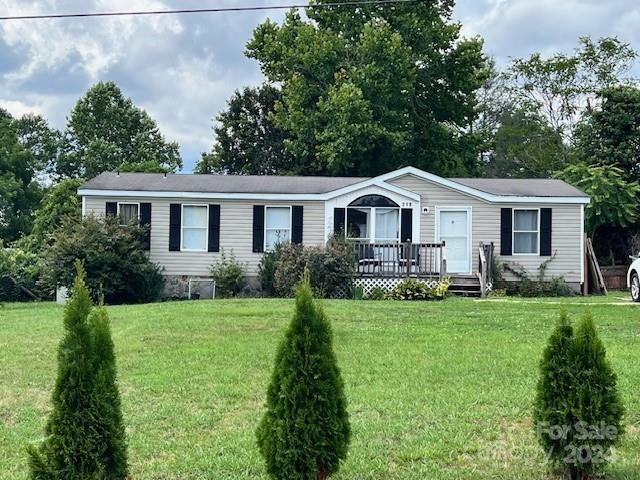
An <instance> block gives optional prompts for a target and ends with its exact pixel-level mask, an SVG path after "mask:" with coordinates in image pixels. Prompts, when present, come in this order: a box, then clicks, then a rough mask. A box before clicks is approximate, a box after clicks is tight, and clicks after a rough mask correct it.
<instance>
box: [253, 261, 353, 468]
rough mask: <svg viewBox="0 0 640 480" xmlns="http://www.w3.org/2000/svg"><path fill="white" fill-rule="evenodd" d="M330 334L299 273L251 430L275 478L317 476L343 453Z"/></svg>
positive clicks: (345, 422)
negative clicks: (260, 412)
mask: <svg viewBox="0 0 640 480" xmlns="http://www.w3.org/2000/svg"><path fill="white" fill-rule="evenodd" d="M332 336H333V334H332V332H331V326H330V325H329V321H328V320H327V318H326V317H325V315H324V313H323V311H322V310H321V308H320V307H319V306H318V305H316V304H315V302H314V300H313V296H312V293H311V286H310V284H309V275H308V273H305V276H304V278H303V280H302V282H301V283H300V284H299V285H298V288H297V291H296V310H295V314H294V317H293V320H292V322H291V324H290V325H289V329H288V330H287V333H286V335H285V338H284V340H283V341H282V343H281V344H280V346H279V348H278V351H277V354H276V360H275V367H274V371H273V375H272V378H271V384H270V385H269V388H268V391H267V411H266V413H265V415H264V417H263V419H262V421H261V423H260V425H259V427H258V430H257V438H258V446H259V448H260V452H261V453H262V456H263V457H264V459H265V461H266V463H267V471H268V473H269V474H270V475H271V476H272V477H273V478H275V479H282V480H285V479H286V480H323V479H326V478H327V477H329V475H331V474H333V473H335V472H336V471H337V470H338V467H339V464H340V461H341V460H343V459H344V458H345V457H346V455H347V447H348V444H349V438H350V433H351V431H350V426H349V419H348V415H347V410H346V399H345V395H344V385H343V381H342V378H341V376H340V370H339V369H338V365H337V361H336V356H335V354H334V352H333V347H332Z"/></svg>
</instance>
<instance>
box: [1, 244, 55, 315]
mask: <svg viewBox="0 0 640 480" xmlns="http://www.w3.org/2000/svg"><path fill="white" fill-rule="evenodd" d="M0 258H1V260H0V301H8V302H21V301H25V300H41V299H47V298H50V297H51V292H50V291H49V290H48V289H44V288H42V285H40V283H39V279H40V277H41V275H42V271H43V262H42V258H41V256H40V255H38V254H36V253H33V252H30V251H28V250H25V249H23V248H19V247H15V246H14V247H12V248H3V247H2V245H1V244H0Z"/></svg>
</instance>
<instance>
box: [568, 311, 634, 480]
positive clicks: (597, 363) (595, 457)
mask: <svg viewBox="0 0 640 480" xmlns="http://www.w3.org/2000/svg"><path fill="white" fill-rule="evenodd" d="M571 357H572V362H573V370H574V372H573V373H574V377H575V380H576V386H575V390H574V395H573V398H572V400H573V402H572V403H573V411H574V416H575V417H576V419H577V420H578V422H580V423H579V425H578V426H576V430H577V432H578V437H579V438H578V439H577V441H576V446H577V448H576V451H575V454H576V462H575V463H574V464H572V465H571V470H572V477H574V478H580V479H586V478H589V477H590V476H591V474H592V473H593V472H594V471H597V470H601V468H602V467H603V466H604V463H605V461H606V460H607V457H608V456H609V453H610V449H611V447H612V446H614V445H615V444H616V443H617V442H618V440H619V439H620V437H621V435H622V433H623V431H624V426H623V424H622V416H623V414H624V408H623V405H622V401H621V399H620V396H619V394H618V387H617V378H616V374H615V373H614V372H613V370H612V368H611V365H610V364H609V361H608V359H607V358H606V350H605V347H604V345H603V343H602V341H601V340H600V338H599V337H598V334H597V332H596V327H595V324H594V322H593V317H592V316H591V314H590V313H587V314H586V315H585V316H584V317H583V318H582V321H581V322H580V324H579V325H578V328H577V329H576V332H575V338H574V341H573V344H572V348H571Z"/></svg>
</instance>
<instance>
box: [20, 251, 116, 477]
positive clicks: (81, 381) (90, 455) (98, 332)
mask: <svg viewBox="0 0 640 480" xmlns="http://www.w3.org/2000/svg"><path fill="white" fill-rule="evenodd" d="M76 271H77V274H76V279H75V281H74V284H73V289H72V292H71V298H70V299H69V301H68V302H67V305H66V307H65V311H64V337H63V338H62V341H61V342H60V345H59V347H58V376H57V379H56V383H55V387H54V391H53V395H52V403H53V410H52V412H51V415H50V417H49V419H48V421H47V425H46V432H45V433H46V438H45V440H44V441H43V442H42V443H41V445H40V446H39V447H37V448H36V447H29V449H28V451H29V466H30V470H31V478H33V479H35V480H59V479H64V480H87V479H109V480H122V479H124V478H125V477H126V456H125V457H122V454H121V450H120V449H119V450H117V451H116V450H114V447H113V446H114V445H115V444H118V443H119V440H117V439H115V440H114V439H112V438H111V433H112V432H113V431H115V430H118V431H121V425H122V421H121V418H120V417H119V410H120V408H119V402H118V403H117V404H115V405H111V406H109V407H107V403H108V402H109V399H111V400H113V392H112V391H111V392H110V389H111V388H115V383H113V387H111V386H110V385H111V384H112V382H111V381H110V378H113V379H114V378H115V369H113V370H112V366H113V346H112V345H109V343H110V338H109V340H108V341H107V339H106V338H105V337H106V335H107V334H108V333H109V332H108V330H106V331H105V329H104V326H103V325H102V324H103V323H104V322H103V321H102V320H100V319H99V318H97V319H95V321H92V322H91V324H90V323H89V322H88V317H89V315H90V312H91V307H92V304H91V299H90V296H89V291H88V289H87V286H86V283H85V272H84V269H83V268H82V265H81V264H80V262H76ZM102 315H104V313H100V312H98V314H97V316H98V317H100V316H102ZM96 325H99V327H98V328H95V326H96ZM109 351H111V359H109V358H107V359H106V360H105V359H102V358H98V355H102V354H105V353H107V355H108V352H109ZM115 410H117V412H118V414H117V417H118V419H117V420H115V421H114V420H112V418H114V416H113V413H114V411H115ZM115 425H119V426H118V427H115ZM122 433H123V432H122ZM123 462H124V465H123Z"/></svg>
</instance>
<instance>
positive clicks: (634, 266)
mask: <svg viewBox="0 0 640 480" xmlns="http://www.w3.org/2000/svg"><path fill="white" fill-rule="evenodd" d="M631 258H633V259H634V260H633V262H632V263H631V265H630V266H629V270H627V288H631V275H632V274H633V273H634V272H636V273H638V272H640V258H635V257H631Z"/></svg>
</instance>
